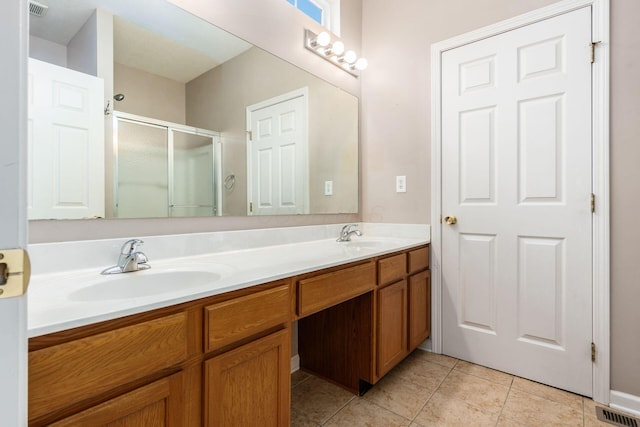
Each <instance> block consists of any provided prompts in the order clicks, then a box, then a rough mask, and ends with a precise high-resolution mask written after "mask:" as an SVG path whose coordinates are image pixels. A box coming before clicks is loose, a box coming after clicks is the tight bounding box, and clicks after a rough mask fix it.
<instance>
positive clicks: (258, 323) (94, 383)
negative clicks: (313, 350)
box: [29, 280, 291, 427]
mask: <svg viewBox="0 0 640 427" xmlns="http://www.w3.org/2000/svg"><path fill="white" fill-rule="evenodd" d="M290 307H291V296H290V282H289V281H288V280H282V281H279V282H275V283H267V284H263V285H257V286H254V287H252V288H247V289H242V290H238V291H234V292H229V293H226V294H222V295H218V296H215V297H210V298H205V299H202V300H197V301H192V302H189V303H185V304H181V305H177V306H173V307H168V308H165V309H158V310H154V311H151V312H147V313H142V314H138V315H133V316H130V317H127V318H121V319H115V320H112V321H107V322H103V323H99V324H96V325H89V326H85V327H82V328H78V329H74V330H70V331H62V332H59V333H55V334H51V335H45V336H42V337H37V338H34V339H31V340H30V342H29V346H30V352H29V424H30V425H31V426H34V427H37V426H45V425H47V426H48V425H56V426H135V427H138V426H145V427H146V426H169V427H171V426H176V427H183V426H193V427H196V426H200V425H201V424H202V420H203V419H206V421H207V425H269V423H270V422H271V423H276V424H273V425H280V426H286V425H288V418H289V381H290V380H289V376H290V368H289V365H290V358H291V354H290V350H289V348H290V322H291V308H290ZM274 402H276V403H274ZM203 416H206V418H203ZM285 420H286V422H285ZM245 421H247V422H245ZM263 421H264V422H263Z"/></svg>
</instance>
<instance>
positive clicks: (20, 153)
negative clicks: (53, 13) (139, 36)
mask: <svg viewBox="0 0 640 427" xmlns="http://www.w3.org/2000/svg"><path fill="white" fill-rule="evenodd" d="M2 12H3V13H2V14H1V15H0V37H1V38H2V40H3V43H2V45H0V56H2V58H3V61H5V62H4V64H5V66H3V67H0V89H1V90H0V93H2V94H3V95H2V98H0V128H1V129H2V137H0V158H1V159H2V161H0V194H2V204H0V248H2V249H10V248H23V249H26V248H27V240H28V237H27V234H28V222H27V69H28V66H27V56H28V26H29V20H28V17H29V15H28V13H29V12H28V7H27V1H26V0H18V1H12V2H5V3H3V5H2ZM0 322H2V327H1V328H0V349H2V351H1V352H0V365H1V366H2V370H1V371H0V413H2V417H3V421H4V422H5V423H6V424H7V425H10V426H23V425H24V426H26V425H27V401H28V398H27V387H28V381H27V365H28V358H27V342H28V341H27V340H28V337H27V335H28V331H27V296H26V295H23V296H20V297H14V298H6V299H0Z"/></svg>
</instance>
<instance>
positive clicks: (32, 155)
mask: <svg viewBox="0 0 640 427" xmlns="http://www.w3.org/2000/svg"><path fill="white" fill-rule="evenodd" d="M103 97H104V82H103V80H102V79H100V78H98V77H95V76H91V75H88V74H84V73H80V72H78V71H74V70H70V69H67V68H64V67H59V66H57V65H52V64H48V63H46V62H42V61H38V60H36V59H33V58H29V122H28V126H29V131H28V134H29V171H30V172H29V191H28V193H29V195H28V203H29V218H30V219H81V218H91V217H104V215H105V208H104V204H105V192H104V188H105V187H104V164H105V161H104V155H105V153H104V114H103V112H102V108H103V107H102V101H103Z"/></svg>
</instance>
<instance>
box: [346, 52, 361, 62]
mask: <svg viewBox="0 0 640 427" xmlns="http://www.w3.org/2000/svg"><path fill="white" fill-rule="evenodd" d="M357 58H358V55H356V53H355V52H354V51H352V50H348V51H347V52H346V53H345V54H344V58H343V59H344V62H346V63H347V64H353V63H354V62H356V59H357Z"/></svg>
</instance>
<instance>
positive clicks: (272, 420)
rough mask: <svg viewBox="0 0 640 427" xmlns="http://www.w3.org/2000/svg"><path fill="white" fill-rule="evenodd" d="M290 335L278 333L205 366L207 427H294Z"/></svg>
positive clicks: (229, 352) (285, 331)
mask: <svg viewBox="0 0 640 427" xmlns="http://www.w3.org/2000/svg"><path fill="white" fill-rule="evenodd" d="M289 347H290V333H289V329H285V330H282V331H279V332H275V333H273V334H271V335H268V336H266V337H264V338H261V339H258V340H255V341H252V342H250V343H248V344H245V345H243V346H241V347H238V348H236V349H234V350H231V351H228V352H226V353H223V354H221V355H219V356H216V357H214V358H212V359H209V360H207V361H206V362H205V376H204V378H205V382H206V383H205V385H204V411H205V413H204V420H205V425H206V426H211V427H213V426H263V427H268V426H274V427H276V426H288V425H289V406H290V398H289V392H290V390H289V389H290V382H291V379H290V376H291V374H290V367H289V365H290V358H291V355H290V354H289V353H290V350H289Z"/></svg>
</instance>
